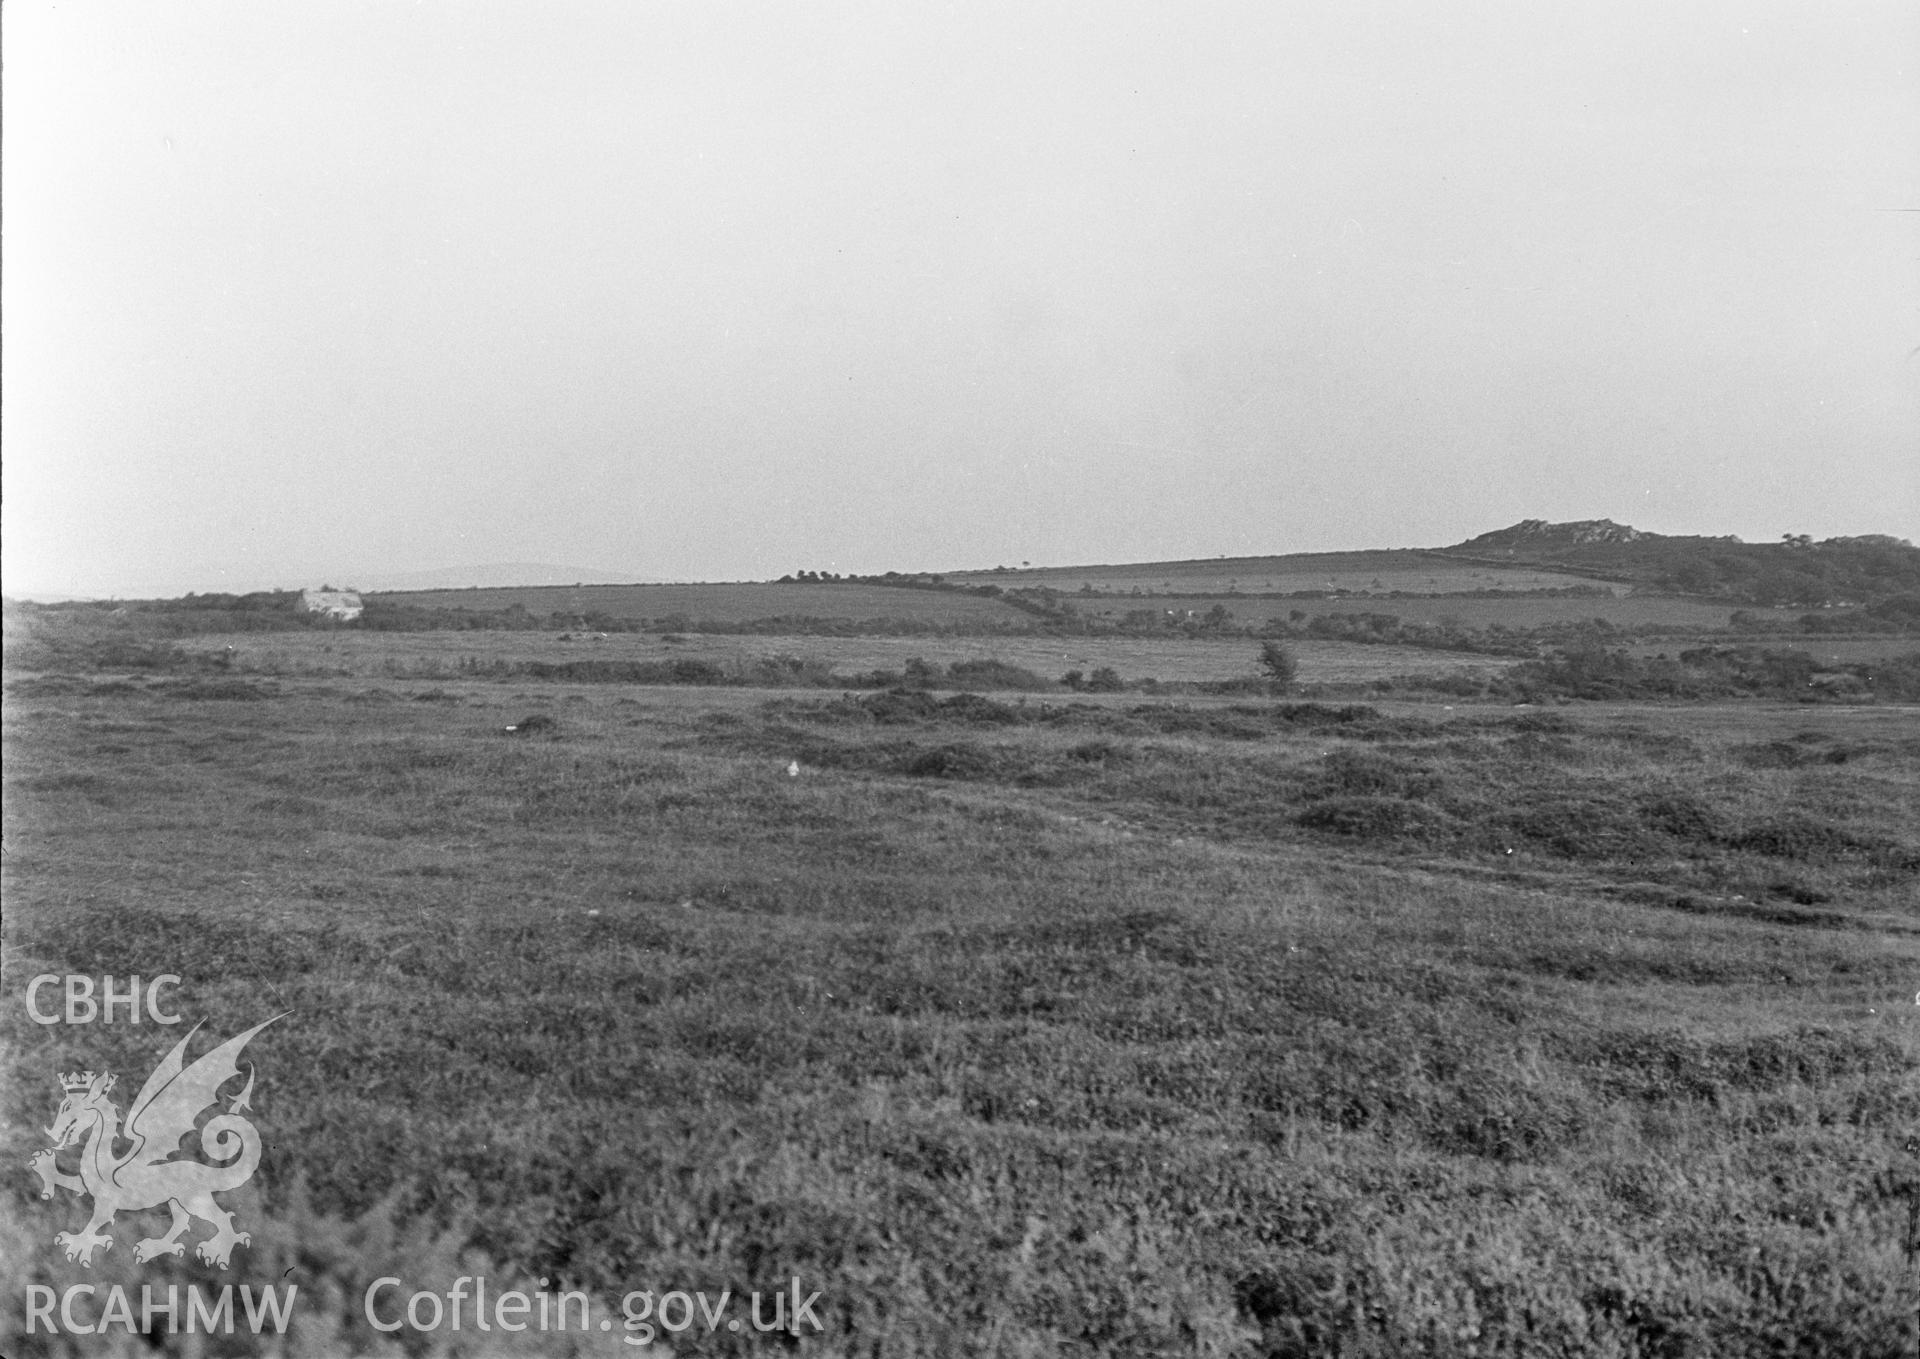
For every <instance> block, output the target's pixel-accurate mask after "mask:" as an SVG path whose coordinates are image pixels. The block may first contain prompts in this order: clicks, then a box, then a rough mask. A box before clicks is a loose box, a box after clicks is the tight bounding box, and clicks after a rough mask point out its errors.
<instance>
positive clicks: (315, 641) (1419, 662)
mask: <svg viewBox="0 0 1920 1359" xmlns="http://www.w3.org/2000/svg"><path fill="white" fill-rule="evenodd" d="M179 646H180V648H181V650H183V651H186V652H188V653H190V654H195V655H201V656H208V657H217V656H224V655H226V654H227V653H228V649H229V648H231V661H230V666H231V669H232V671H233V672H234V673H237V674H260V675H289V676H298V675H304V676H309V677H315V676H336V677H343V676H352V677H357V678H372V677H379V676H385V677H389V678H412V679H452V678H458V677H459V676H460V675H461V674H462V673H463V672H465V671H469V670H472V669H473V668H475V667H476V666H486V665H494V664H505V665H514V664H524V663H526V662H529V661H549V662H552V661H593V660H604V661H616V662H617V661H639V662H647V661H652V662H667V661H676V660H679V661H706V662H712V663H714V664H717V665H720V666H723V667H726V668H729V669H734V670H742V671H744V670H751V669H752V667H753V666H754V665H755V664H756V663H758V662H761V661H770V660H779V659H783V658H785V659H793V660H801V661H806V662H814V663H818V664H819V665H822V666H825V667H827V668H829V669H831V670H833V671H834V672H835V673H838V674H843V675H849V676H851V675H856V674H860V673H864V672H868V671H874V670H893V671H898V670H900V669H901V668H902V667H903V666H905V665H906V663H907V661H908V660H910V659H912V658H914V657H922V658H924V659H926V660H929V661H933V662H936V663H938V664H942V665H949V664H952V663H953V662H955V661H970V660H987V659H992V660H999V661H1004V662H1006V663H1007V664H1009V665H1014V666H1019V667H1021V668H1023V669H1026V670H1030V671H1032V672H1033V673H1035V674H1037V675H1039V676H1040V677H1041V678H1043V679H1047V680H1057V679H1059V678H1060V676H1061V675H1062V674H1064V673H1066V672H1067V671H1069V670H1081V671H1084V672H1088V673H1091V672H1092V671H1093V670H1096V669H1099V668H1101V667H1103V666H1104V667H1109V668H1111V669H1113V670H1116V671H1118V672H1119V674H1120V675H1121V676H1122V677H1123V678H1126V679H1128V680H1143V679H1153V680H1160V681H1165V682H1169V683H1181V682H1193V681H1206V680H1231V679H1248V680H1253V679H1257V678H1259V676H1260V674H1261V670H1260V666H1259V647H1258V646H1257V645H1256V644H1255V643H1253V642H1251V641H1249V640H1248V639H1246V638H1244V637H1234V638H1228V639H1215V638H1157V637H1148V638H1135V637H994V638H977V637H814V636H792V637H787V636H779V635H760V634H755V635H751V636H736V635H732V634H726V633H720V634H703V633H694V634H689V635H687V636H686V637H684V638H681V639H678V640H675V641H666V640H663V639H662V638H661V637H658V636H653V635H649V634H645V633H611V634H609V635H607V636H605V637H598V638H595V637H591V636H586V635H582V634H574V635H573V639H572V640H570V641H567V642H562V641H560V640H559V638H558V635H557V634H555V633H550V632H447V633H398V634H394V633H378V632H350V631H345V630H342V631H332V632H305V633H233V634H222V633H214V634H209V635H205V636H199V637H192V638H187V639H183V640H182V641H181V642H180V643H179ZM1288 649H1289V650H1290V651H1292V652H1293V653H1294V654H1295V656H1296V657H1297V658H1298V660H1299V662H1300V682H1301V683H1303V684H1364V683H1366V682H1368V681H1371V680H1376V679H1382V678H1386V677H1389V676H1396V675H1406V674H1445V673H1452V672H1456V671H1460V670H1472V671H1479V672H1493V671H1497V670H1500V669H1503V668H1505V667H1506V666H1508V665H1511V664H1512V662H1511V661H1510V660H1507V659H1505V658H1502V657H1496V656H1482V655H1473V654H1467V653H1458V652H1448V651H1432V650H1427V649H1424V648H1415V647H1401V646H1374V645H1365V644H1360V643H1353V642H1338V641H1318V640H1312V639H1308V640H1303V641H1300V642H1296V643H1290V644H1289V648H1288Z"/></svg>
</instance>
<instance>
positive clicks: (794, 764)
mask: <svg viewBox="0 0 1920 1359" xmlns="http://www.w3.org/2000/svg"><path fill="white" fill-rule="evenodd" d="M787 777H788V778H790V779H797V778H799V777H800V761H798V760H791V761H789V762H788V763H787Z"/></svg>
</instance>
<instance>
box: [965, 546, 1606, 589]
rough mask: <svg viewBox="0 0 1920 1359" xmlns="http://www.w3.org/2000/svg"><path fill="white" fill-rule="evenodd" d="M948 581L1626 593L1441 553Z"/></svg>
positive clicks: (1336, 555) (1223, 560) (1012, 571)
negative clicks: (1577, 589) (1584, 588)
mask: <svg viewBox="0 0 1920 1359" xmlns="http://www.w3.org/2000/svg"><path fill="white" fill-rule="evenodd" d="M948 579H949V580H952V581H956V582H959V583H962V584H973V585H980V584H993V585H1000V586H1004V587H1007V588H1009V589H1012V588H1016V587H1020V586H1033V585H1044V586H1047V587H1048V588H1050V589H1054V590H1061V591H1064V592H1066V593H1068V594H1073V593H1076V592H1078V591H1079V590H1081V589H1082V588H1083V587H1087V586H1091V587H1092V588H1093V590H1094V591H1095V592H1096V593H1101V594H1127V593H1129V592H1131V591H1133V590H1136V589H1137V590H1139V591H1140V592H1141V593H1143V594H1155V595H1178V594H1225V593H1227V592H1228V591H1234V590H1237V591H1240V592H1242V593H1245V594H1292V593H1294V592H1296V591H1303V590H1352V591H1370V592H1374V593H1380V594H1384V593H1387V592H1389V591H1395V590H1398V591H1402V592H1404V593H1406V594H1470V593H1472V592H1473V591H1476V590H1564V589H1567V588H1569V587H1571V586H1578V585H1584V586H1587V587H1590V588H1593V589H1598V590H1605V591H1607V592H1609V593H1615V592H1623V591H1624V590H1625V587H1624V586H1622V585H1619V584H1617V583H1615V582H1613V581H1609V580H1604V579H1602V578H1600V577H1598V576H1587V575H1580V574H1578V573H1574V572H1566V571H1548V570H1542V569H1541V568H1539V567H1533V566H1496V565H1490V564H1486V563H1481V562H1461V561H1455V560H1452V559H1449V558H1447V557H1444V556H1440V555H1438V554H1436V553H1428V552H1419V551H1409V550H1394V551H1385V552H1300V553H1293V554H1291V555H1288V556H1281V557H1219V558H1215V559H1214V560H1211V561H1182V562H1146V563H1141V564H1136V565H1126V566H1056V567H1025V568H1022V567H1009V568H1008V569H1006V570H996V571H956V572H952V573H950V574H949V575H948Z"/></svg>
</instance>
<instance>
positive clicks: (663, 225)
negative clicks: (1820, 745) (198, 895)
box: [3, 0, 1920, 595]
mask: <svg viewBox="0 0 1920 1359" xmlns="http://www.w3.org/2000/svg"><path fill="white" fill-rule="evenodd" d="M3 17H4V24H5V35H4V36H5V57H6V81H5V102H6V107H5V123H4V136H5V146H4V175H5V208H6V211H5V224H4V232H5V349H4V364H5V375H4V376H5V402H4V440H5V497H4V499H5V510H4V513H5V526H4V527H5V533H4V552H5V576H6V585H7V589H8V591H9V592H10V593H21V592H35V591H57V590H71V591H76V592H81V593H114V594H123V595H138V594H154V593H178V592H180V591H184V590H188V589H198V590H219V589H244V588H257V587H261V586H270V585H299V584H303V583H304V584H311V583H316V582H317V581H318V580H319V579H321V578H323V577H324V578H325V579H327V580H329V581H332V582H334V583H345V581H344V580H343V578H350V577H353V576H355V575H356V574H363V575H369V576H371V575H374V574H384V573H391V572H400V571H412V570H420V569H425V568H435V567H445V566H453V565H462V564H477V563H486V562H499V561H537V562H553V563H561V564H567V565H582V566H591V567H599V568H605V569H609V570H616V571H626V572H631V573H634V574H637V575H641V576H645V577H649V578H660V579H741V578H755V577H766V576H769V575H778V574H780V573H782V572H785V571H789V570H792V569H794V568H797V567H805V568H810V569H828V570H836V571H843V572H844V571H882V570H889V569H901V570H906V569H923V568H931V569H939V568H957V567H966V566H991V565H994V564H997V563H1001V562H1006V563H1009V564H1011V563H1017V562H1020V561H1032V562H1034V563H1035V564H1036V565H1037V564H1041V563H1047V564H1067V563H1076V562H1093V561H1126V560H1144V559H1153V558H1168V557H1195V556H1212V555H1215V554H1221V553H1227V554H1241V553H1266V552H1289V551H1309V550H1326V549H1333V548H1343V547H1387V546H1416V545H1437V544H1441V543H1446V542H1453V541H1458V540H1460V539H1462V538H1465V537H1468V536H1470V535H1472V534H1475V533H1478V532H1481V531H1483V530H1486V529H1490V528H1495V527H1499V526H1502V525H1505V524H1508V523H1511V522H1512V521H1514V520H1517V519H1520V518H1525V517H1540V518H1547V519H1555V520H1559V519H1574V518H1581V519H1584V518H1600V517H1608V518H1612V519H1616V520H1619V521H1622V522H1625V523H1631V524H1634V525H1636V526H1637V527H1640V528H1644V529H1653V530H1657V531H1660V532H1668V533H1735V534H1739V535H1741V536H1742V537H1745V538H1747V539H1749V540H1769V539H1774V538H1777V537H1778V536H1779V535H1780V534H1782V533H1787V532H1794V533H1812V534H1814V535H1815V536H1818V537H1825V536H1830V535H1834V534H1852V533H1872V532H1881V533H1894V534H1899V535H1901V536H1907V537H1920V357H1916V355H1915V350H1916V346H1920V212H1915V211H1913V209H1916V208H1920V78H1917V77H1920V69H1917V68H1920V6H1916V5H1914V4H1912V3H1909V2H1908V0H1888V3H1869V2H1866V0H1849V3H1846V4H1841V5H1828V4H1817V3H1811V2H1809V3H1803V4H1791V5H1789V4H1768V3H1759V4H1733V3H1700V2H1698V0H1687V2H1686V3H1682V4H1677V5H1676V4H1671V3H1664V2H1663V3H1650V2H1649V3H1635V2H1633V0H1627V2H1626V3H1622V0H1607V2H1606V3H1594V4H1551V5H1536V4H1524V3H1510V4H1497V5H1496V4H1483V3H1472V4H1461V3H1435V2H1434V0H1418V2H1417V3H1409V4H1363V3H1346V2H1343V3H1333V2H1332V0H1328V2H1327V3H1281V2H1280V0H1262V2H1261V3H1248V4H1195V3H1191V0H1183V2H1181V3H1167V4H1124V3H1123V4H1087V5H1070V4H1058V3H1044V2H1029V3H1019V4H1007V5H989V4H967V5H957V6H945V5H934V4H926V3H914V4H905V5H902V4H872V5H862V6H849V5H839V4H820V3H812V2H811V0H809V2H807V3H772V2H771V0H769V2H768V3H756V4H716V3H711V2H709V0H702V2H701V3H671V4H669V3H653V4H649V3H630V2H627V0H621V2H619V3H606V4H592V3H578V2H576V0H557V2H556V0H539V2H538V3H516V4H506V3H485V2H484V0H457V2H456V0H445V2H435V0H428V2H427V3H398V2H397V0H383V2H382V3H351V2H349V0H316V2H313V3H299V2H297V0H281V2H278V3H274V4H270V5H262V4H258V3H254V2H253V0H245V2H244V3H232V4H182V3H154V2H153V0H140V3H128V4H114V3H106V2H105V0H87V3H81V4H61V5H55V4H50V3H47V0H8V3H7V4H6V6H5V8H4V11H3Z"/></svg>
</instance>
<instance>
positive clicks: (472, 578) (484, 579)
mask: <svg viewBox="0 0 1920 1359" xmlns="http://www.w3.org/2000/svg"><path fill="white" fill-rule="evenodd" d="M340 579H341V583H342V584H348V583H351V585H352V586H353V588H354V589H356V590H497V589H503V588H510V587H513V586H539V585H643V584H646V582H645V581H644V580H643V579H642V578H641V577H639V576H636V575H632V574H630V573H628V572H624V571H602V570H599V569H597V568H595V567H591V566H554V565H552V564H551V563H548V562H489V563H488V564H486V565H485V566H448V567H442V568H441V569H440V570H438V571H410V572H402V573H399V574H391V573H389V574H385V575H372V576H350V577H349V576H342V577H341V578H340Z"/></svg>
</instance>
